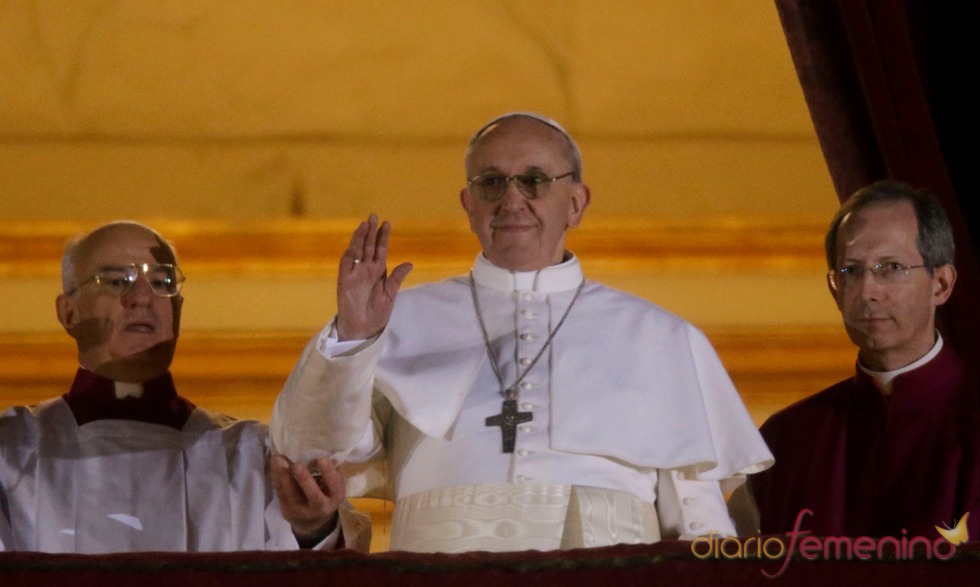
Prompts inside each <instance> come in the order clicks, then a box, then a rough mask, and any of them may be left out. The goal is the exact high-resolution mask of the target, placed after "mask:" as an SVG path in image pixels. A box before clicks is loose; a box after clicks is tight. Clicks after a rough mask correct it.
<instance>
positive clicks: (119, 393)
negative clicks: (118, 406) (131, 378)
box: [113, 381, 143, 399]
mask: <svg viewBox="0 0 980 587" xmlns="http://www.w3.org/2000/svg"><path fill="white" fill-rule="evenodd" d="M113 383H115V385H116V399H123V398H126V397H143V384H142V383H128V382H126V381H113Z"/></svg>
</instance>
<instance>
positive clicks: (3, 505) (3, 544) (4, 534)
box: [0, 485, 14, 552]
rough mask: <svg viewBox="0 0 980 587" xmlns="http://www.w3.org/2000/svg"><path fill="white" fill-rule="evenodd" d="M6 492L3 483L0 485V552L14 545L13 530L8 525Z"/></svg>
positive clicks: (8, 513) (10, 548)
mask: <svg viewBox="0 0 980 587" xmlns="http://www.w3.org/2000/svg"><path fill="white" fill-rule="evenodd" d="M9 515H10V512H9V511H7V492H6V491H5V490H4V488H3V485H0V552H5V551H8V550H12V549H13V547H14V530H13V528H11V527H10V520H8V519H7V517H8V516H9Z"/></svg>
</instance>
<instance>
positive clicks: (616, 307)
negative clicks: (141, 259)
mask: <svg viewBox="0 0 980 587" xmlns="http://www.w3.org/2000/svg"><path fill="white" fill-rule="evenodd" d="M466 172H467V187H465V188H464V189H463V190H462V191H461V193H460V200H461V203H462V206H463V208H464V209H465V210H466V213H467V215H468V217H469V220H470V225H471V228H472V230H473V232H474V233H476V235H477V237H478V238H479V240H480V243H481V245H482V248H483V252H482V253H481V254H480V255H479V256H478V257H477V259H476V262H475V264H474V266H473V269H472V272H471V273H470V274H469V275H465V276H461V277H458V278H454V279H450V280H447V281H444V282H442V283H436V284H429V285H424V286H421V287H418V288H414V289H409V290H406V291H404V292H401V293H399V292H398V290H399V288H400V286H401V283H402V281H403V279H404V278H405V275H406V274H407V273H408V271H409V270H410V269H411V266H410V265H409V264H402V265H399V266H398V267H395V268H394V269H392V270H391V271H390V273H389V272H388V270H387V252H388V251H387V247H388V240H389V234H390V228H389V226H388V224H387V223H383V224H381V226H380V227H379V225H378V221H377V218H376V217H374V216H373V215H372V216H371V217H370V218H369V219H368V221H367V222H364V223H362V224H361V225H360V226H359V227H358V228H357V230H356V231H355V232H354V234H353V236H352V239H351V244H350V247H349V248H348V250H347V251H346V252H345V254H344V255H343V258H342V259H341V262H340V273H339V279H338V314H337V317H336V319H335V320H333V321H332V322H331V323H330V324H329V325H328V326H327V327H326V328H325V329H324V331H323V332H322V333H321V334H320V335H319V336H317V337H315V338H314V339H313V340H312V341H311V343H310V345H308V346H307V348H306V350H305V351H304V353H303V356H302V357H301V359H300V361H299V364H298V365H297V366H296V368H295V369H294V371H293V373H292V375H291V376H290V379H289V380H288V381H287V383H286V386H285V388H284V389H283V392H282V393H281V394H280V397H279V399H278V400H277V403H276V409H275V411H274V414H273V420H272V425H271V435H272V438H273V443H274V445H275V446H276V449H277V450H279V451H281V452H283V453H284V454H286V455H287V456H289V457H290V458H292V459H294V460H309V459H312V458H316V457H322V456H324V455H329V456H332V457H335V458H337V459H341V460H345V461H346V462H347V463H348V464H347V465H346V468H345V471H346V472H347V473H348V475H349V478H348V492H349V494H350V495H362V494H365V495H382V496H386V497H389V498H391V499H394V500H395V510H394V517H393V521H392V527H391V532H392V536H391V547H392V549H394V550H411V551H427V552H435V551H447V552H452V551H472V550H489V551H507V550H523V549H540V550H549V549H557V548H576V547H592V546H603V545H608V544H616V543H640V542H654V541H657V540H660V539H661V538H669V537H684V538H690V537H694V536H698V535H707V534H708V533H709V532H712V531H713V532H715V533H716V534H718V535H734V529H733V527H732V523H731V521H730V519H729V516H728V512H727V510H726V505H725V501H724V497H723V491H725V490H729V489H731V488H733V487H735V486H736V485H738V484H739V483H741V482H744V480H745V475H747V474H750V473H753V472H757V471H760V470H762V469H764V468H766V467H768V466H769V465H770V464H771V462H772V456H771V454H770V453H769V451H768V449H767V448H766V446H765V444H764V443H763V442H762V440H761V438H760V436H759V434H758V432H757V431H756V428H755V426H754V425H753V423H752V420H751V419H750V418H749V416H748V413H747V412H746V410H745V407H744V405H743V404H742V402H741V400H740V398H739V396H738V393H737V392H736V390H735V389H734V387H733V386H732V384H731V381H730V379H729V378H728V375H727V374H726V372H725V370H724V368H723V366H722V365H721V362H720V361H719V360H718V357H717V356H716V354H715V352H714V350H713V349H712V348H711V345H710V344H709V343H708V341H707V339H706V338H705V337H704V335H703V334H702V333H701V332H700V331H698V330H697V329H696V328H694V327H693V326H691V325H690V324H688V323H687V322H685V321H683V320H682V319H680V318H678V317H676V316H674V315H672V314H670V313H668V312H666V311H664V310H662V309H660V308H658V307H656V306H654V305H653V304H651V303H649V302H647V301H644V300H641V299H639V298H637V297H634V296H631V295H628V294H624V293H621V292H617V291H614V290H612V289H610V288H607V287H605V286H603V285H601V284H599V283H596V282H593V281H589V280H585V279H584V277H583V274H582V269H581V266H580V264H579V260H578V259H577V258H576V257H575V256H574V255H573V254H572V253H570V252H568V251H566V250H565V248H564V241H565V234H566V231H567V230H568V229H569V228H575V227H577V226H578V225H579V223H580V222H581V219H582V216H583V213H584V211H585V208H586V206H587V205H588V203H589V198H590V192H589V188H588V187H587V186H586V185H585V184H584V183H582V181H581V156H580V154H579V151H578V147H577V146H576V145H575V142H574V141H573V140H572V139H571V137H570V136H569V135H568V134H567V133H566V132H565V131H564V130H563V129H561V127H560V126H558V125H557V124H556V123H554V122H553V121H550V120H548V119H544V118H542V117H539V116H537V115H531V114H526V113H518V114H512V115H507V116H504V117H501V118H499V119H496V120H494V121H492V122H491V123H489V124H488V125H486V126H485V127H484V128H482V129H481V130H480V131H478V132H477V133H476V134H475V135H474V137H473V139H471V141H470V144H469V147H468V149H467V154H466ZM396 295H397V302H396V300H395V298H396Z"/></svg>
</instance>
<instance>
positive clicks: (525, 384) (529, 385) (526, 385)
mask: <svg viewBox="0 0 980 587" xmlns="http://www.w3.org/2000/svg"><path fill="white" fill-rule="evenodd" d="M532 387H534V384H533V383H531V382H530V381H525V382H523V383H521V389H531V388H532Z"/></svg>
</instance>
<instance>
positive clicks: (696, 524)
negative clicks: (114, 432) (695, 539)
mask: <svg viewBox="0 0 980 587" xmlns="http://www.w3.org/2000/svg"><path fill="white" fill-rule="evenodd" d="M687 527H688V528H690V529H691V530H693V531H695V532H697V531H698V530H700V529H701V528H704V522H691V523H690V524H688V526H687Z"/></svg>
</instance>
